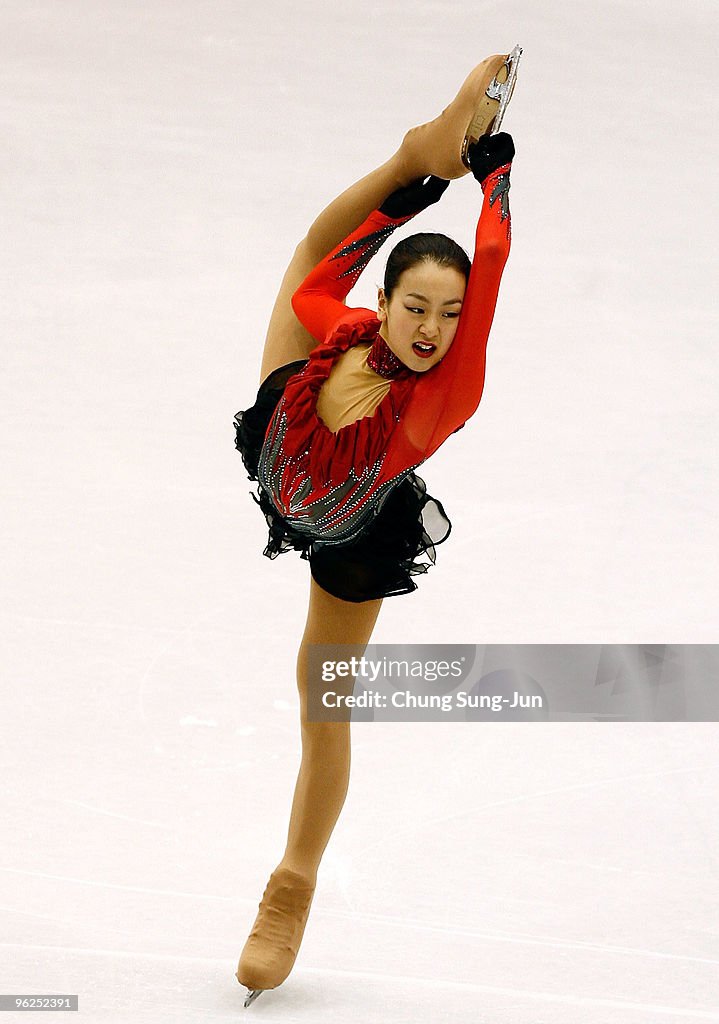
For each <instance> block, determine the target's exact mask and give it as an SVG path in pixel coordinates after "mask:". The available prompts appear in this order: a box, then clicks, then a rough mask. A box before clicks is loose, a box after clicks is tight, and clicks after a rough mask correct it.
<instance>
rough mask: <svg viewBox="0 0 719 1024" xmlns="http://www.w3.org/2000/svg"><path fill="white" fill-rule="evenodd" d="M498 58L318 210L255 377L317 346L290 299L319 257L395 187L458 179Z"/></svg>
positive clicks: (500, 61)
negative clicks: (423, 180) (467, 135)
mask: <svg viewBox="0 0 719 1024" xmlns="http://www.w3.org/2000/svg"><path fill="white" fill-rule="evenodd" d="M504 60H505V55H495V56H493V57H488V58H487V59H486V60H485V61H483V62H482V63H481V64H480V65H478V66H477V67H476V68H475V69H474V71H472V72H471V74H470V75H469V76H468V77H467V79H466V80H465V82H464V84H463V85H462V88H461V89H460V91H459V93H458V94H457V96H456V97H455V98H454V100H453V101H452V102H451V103H450V104H449V106H448V107H446V108H445V109H444V110H443V111H442V113H441V114H440V115H439V117H436V118H435V119H434V120H433V121H430V122H428V123H427V124H424V125H420V126H419V127H417V128H413V129H411V130H410V131H409V132H407V134H406V135H405V137H404V139H403V140H402V144H401V146H400V147H399V149H398V150H397V152H396V153H394V155H393V156H391V157H390V159H389V160H387V161H386V162H385V163H384V164H382V165H381V166H380V167H378V168H376V169H375V170H373V171H371V172H370V173H369V174H367V175H365V177H364V178H361V179H360V180H359V181H357V182H355V184H354V185H352V186H350V188H348V189H347V190H346V191H344V192H343V193H342V194H341V195H339V196H338V197H337V198H336V199H335V200H333V202H331V203H330V204H329V206H327V207H326V209H324V210H323V211H322V213H320V215H319V216H318V217H317V219H316V220H315V221H314V223H313V224H312V226H311V227H310V229H309V231H308V232H307V235H306V237H305V238H303V240H302V241H301V242H300V244H299V245H298V246H297V249H296V250H295V253H294V255H293V257H292V260H291V262H290V265H289V266H288V268H287V270H286V272H285V275H284V278H283V280H282V284H281V286H280V290H279V293H278V295H277V298H276V300H275V305H274V308H273V310H272V315H271V317H270V323H269V327H268V330H267V337H266V339H265V347H264V353H263V357H262V365H261V369H260V381H263V380H264V379H265V378H266V377H267V376H268V375H269V374H270V373H271V372H272V371H273V370H275V369H276V368H277V367H278V366H284V365H285V364H286V363H290V362H293V361H294V360H296V359H306V358H307V356H308V355H309V353H310V352H311V351H312V349H313V348H314V347H315V346H316V344H317V342H316V341H315V340H314V339H313V338H312V336H311V335H310V334H309V332H308V331H306V330H305V328H304V327H303V326H302V325H301V324H300V322H299V320H297V318H296V316H295V314H294V312H293V310H292V306H291V298H292V295H293V293H294V292H295V291H296V290H297V288H298V287H299V286H300V285H301V284H302V282H303V281H304V279H305V277H307V275H308V274H309V273H310V271H311V270H312V269H313V268H314V267H315V266H316V265H317V264H318V263H319V262H320V260H322V259H324V257H325V256H326V255H327V253H329V252H331V251H332V249H334V248H335V246H337V245H339V243H340V242H341V241H342V239H343V238H346V237H347V235H349V234H351V232H352V231H354V230H355V229H356V228H357V227H359V225H360V224H361V223H362V221H363V220H365V219H366V218H367V217H368V216H369V214H370V213H371V212H372V211H373V210H375V209H377V207H378V206H381V204H382V203H383V202H384V200H385V199H386V198H387V196H388V195H390V194H391V193H392V192H394V191H395V189H398V188H401V187H402V186H404V185H408V184H409V183H410V182H412V181H415V180H416V179H417V178H420V177H426V176H427V175H429V174H436V175H437V176H438V177H442V178H459V177H462V176H463V175H464V174H467V173H468V169H467V168H466V167H465V166H464V164H463V163H462V160H461V157H460V153H461V147H462V142H463V140H464V134H465V131H466V130H467V127H468V125H469V122H470V120H471V119H472V116H473V113H474V111H475V110H476V107H477V104H478V101H479V99H480V97H481V96H483V94H484V88H485V86H486V82H487V76H488V74H489V75H490V76H491V75H494V74H496V73H498V72H500V69H501V67H502V64H503V63H504ZM497 106H498V104H497Z"/></svg>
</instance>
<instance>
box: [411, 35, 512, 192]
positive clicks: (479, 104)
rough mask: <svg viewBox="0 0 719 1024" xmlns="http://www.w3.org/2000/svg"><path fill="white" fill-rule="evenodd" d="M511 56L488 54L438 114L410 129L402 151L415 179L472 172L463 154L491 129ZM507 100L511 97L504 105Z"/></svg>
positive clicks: (458, 176)
mask: <svg viewBox="0 0 719 1024" xmlns="http://www.w3.org/2000/svg"><path fill="white" fill-rule="evenodd" d="M509 57H510V55H509V54H495V55H494V56H492V57H487V58H486V59H485V60H483V61H482V63H481V64H478V65H477V67H476V68H475V69H474V70H473V71H472V72H471V73H470V74H469V75H468V76H467V78H466V79H465V81H464V83H463V85H462V87H461V89H460V90H459V92H458V93H457V95H456V96H455V98H454V99H453V100H452V102H451V103H450V104H449V106H448V107H445V109H444V110H443V111H442V113H441V114H440V115H439V117H436V118H435V119H434V120H433V121H429V122H428V123H427V124H423V125H420V126H419V127H417V128H411V129H410V130H409V131H408V132H407V134H406V135H405V137H404V140H403V142H402V145H401V147H400V150H399V153H400V156H401V157H402V159H403V160H406V161H407V162H408V163H409V164H411V167H412V170H411V172H408V173H411V175H412V176H413V177H414V178H418V177H420V176H422V175H428V174H434V175H436V176H437V177H438V178H447V179H452V178H461V177H462V176H463V175H465V174H468V173H469V165H468V164H465V162H464V159H463V157H464V155H465V154H466V151H467V147H468V146H470V145H471V143H472V142H476V141H477V139H478V138H480V137H481V136H482V135H486V134H487V133H488V132H490V131H491V130H492V126H493V122H494V119H495V117H496V115H497V113H498V111H499V108H500V104H501V102H502V98H503V96H502V86H503V85H505V84H506V83H507V79H508V77H509ZM513 85H514V82H512V86H513ZM507 102H509V99H507V100H506V102H505V103H504V105H503V106H506V103H507Z"/></svg>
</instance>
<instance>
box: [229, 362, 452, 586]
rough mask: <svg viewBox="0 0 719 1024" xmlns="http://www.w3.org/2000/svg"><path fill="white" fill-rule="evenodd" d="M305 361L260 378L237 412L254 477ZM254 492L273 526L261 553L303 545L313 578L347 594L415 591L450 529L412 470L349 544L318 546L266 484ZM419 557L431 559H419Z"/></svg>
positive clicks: (239, 441) (240, 441) (239, 444)
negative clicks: (250, 400)
mask: <svg viewBox="0 0 719 1024" xmlns="http://www.w3.org/2000/svg"><path fill="white" fill-rule="evenodd" d="M306 362H307V360H305V359H301V360H297V361H296V362H293V363H288V364H287V365H285V366H281V367H279V369H277V370H274V371H273V373H271V374H270V375H269V377H267V378H266V379H265V380H264V381H263V383H262V384H261V385H260V388H259V390H258V392H257V398H256V400H255V404H254V405H253V406H252V407H251V408H250V409H246V410H240V412H238V413H237V414H236V416H235V419H234V427H235V435H236V437H235V447H236V448H237V450H238V451H239V453H240V455H241V456H242V461H243V463H244V466H245V469H246V470H247V475H248V477H249V479H250V480H255V481H256V480H257V464H258V461H259V457H260V451H261V449H262V444H263V442H264V438H265V433H266V431H267V427H268V424H269V422H270V419H271V418H272V414H273V413H274V411H275V408H276V406H277V403H278V402H279V400H280V398H281V397H282V394H283V392H284V389H285V385H286V384H287V381H288V380H289V379H290V377H292V376H293V375H294V374H295V373H299V371H300V370H301V369H302V367H303V366H304V365H305V363H306ZM251 497H252V498H253V499H254V501H256V502H257V504H258V505H259V506H260V508H261V510H262V512H263V513H264V516H265V520H266V522H267V525H268V527H269V537H268V540H267V546H266V547H265V550H264V551H263V554H264V555H266V557H267V558H276V557H277V555H281V554H283V553H284V552H285V551H289V550H291V549H294V550H295V551H299V553H300V557H301V558H304V559H306V560H308V561H309V563H310V571H311V572H312V576H313V578H314V579H315V581H316V582H317V583H318V584H319V585H320V586H321V587H322V588H323V590H326V591H327V592H328V593H330V594H333V595H334V596H335V597H339V598H341V599H342V600H343V601H372V600H376V599H377V598H384V597H394V596H396V595H399V594H410V593H412V591H413V590H416V589H417V584H416V583H415V582H414V580H413V579H412V577H413V576H417V575H419V574H420V573H425V572H427V570H428V569H429V567H430V565H434V564H435V561H436V554H435V546H436V545H437V544H441V543H442V542H443V541H445V540H446V539H447V537H448V536H449V534H450V531H451V529H452V524H451V522H450V521H449V518H448V517H447V514H446V513H445V511H444V508H443V507H442V504H441V502H440V501H438V500H437V499H436V498H433V497H432V496H431V495H430V494H428V493H427V487H426V485H425V482H424V480H423V479H422V478H421V477H419V476H417V474H416V473H414V472H412V473H409V474H408V476H406V477H405V478H404V479H403V480H402V481H401V482H400V483H399V484H397V486H396V487H394V488H393V489H392V490H391V491H390V493H389V494H388V495H387V497H386V498H385V500H384V501H383V503H382V505H381V507H380V509H379V511H378V513H377V515H376V516H375V517H374V518H373V519H372V520H370V522H369V523H368V525H367V526H366V527H365V529H364V530H363V531H362V533H361V534H360V535H359V537H356V538H355V539H354V540H352V541H349V542H348V543H346V544H331V545H330V544H328V545H320V544H317V542H316V541H315V540H313V539H312V538H311V537H308V536H307V535H306V534H300V533H298V532H297V531H296V530H295V529H294V528H293V527H292V525H291V524H290V523H288V522H287V520H286V519H284V518H283V517H282V516H281V515H280V514H279V512H278V511H277V509H276V508H275V506H274V504H273V503H272V501H271V499H270V497H269V495H268V494H267V493H266V491H265V490H264V489H263V488H262V487H261V486H258V487H257V491H256V493H255V494H251ZM422 556H426V557H427V558H428V559H429V562H422V561H418V559H419V558H421V557H422Z"/></svg>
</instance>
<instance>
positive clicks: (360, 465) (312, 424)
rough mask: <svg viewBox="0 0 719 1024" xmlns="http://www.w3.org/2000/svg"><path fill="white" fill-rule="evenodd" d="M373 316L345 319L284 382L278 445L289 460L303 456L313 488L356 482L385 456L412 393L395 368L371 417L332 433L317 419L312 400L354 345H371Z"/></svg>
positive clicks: (405, 374)
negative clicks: (281, 438) (281, 441)
mask: <svg viewBox="0 0 719 1024" xmlns="http://www.w3.org/2000/svg"><path fill="white" fill-rule="evenodd" d="M363 312H364V311H363ZM379 326H380V324H379V320H377V318H376V317H371V316H362V317H358V316H357V315H356V314H355V315H354V316H353V315H350V316H349V317H348V318H347V320H345V321H343V322H341V323H340V324H338V325H337V327H336V328H335V330H334V331H333V333H332V335H331V336H330V337H329V338H327V339H326V340H325V341H324V342H323V343H322V344H321V345H318V346H317V348H315V349H313V350H312V352H311V353H310V357H309V359H308V361H307V365H306V366H305V367H304V369H302V370H301V371H300V372H299V373H298V374H296V375H295V376H294V377H291V378H290V379H289V381H288V382H287V385H286V387H285V390H284V394H283V397H282V399H281V400H280V403H279V405H278V407H277V410H276V413H275V415H276V416H278V415H279V416H284V417H286V419H285V427H284V429H285V431H286V433H285V437H284V446H285V450H286V451H287V452H291V453H292V454H293V456H294V457H302V456H304V457H306V458H307V459H308V467H309V470H310V474H311V477H312V480H313V482H314V483H315V485H317V484H327V483H330V482H332V481H334V482H337V481H346V480H347V479H348V478H349V476H350V474H354V475H355V476H356V477H359V476H360V475H361V474H362V473H364V472H366V471H368V470H369V469H370V468H371V467H373V466H374V465H375V464H376V463H377V460H378V459H381V458H382V457H383V455H384V453H385V452H386V451H387V445H388V443H389V438H390V436H391V434H392V432H393V431H394V429H395V427H396V425H397V423H398V421H399V419H400V416H401V413H402V410H403V408H404V406H405V405H406V403H407V401H408V399H409V397H410V394H411V393H412V391H413V390H414V385H415V383H416V381H417V378H418V376H419V375H418V374H417V373H415V372H414V371H413V370H410V369H408V368H407V367H405V366H404V364H400V365H401V367H402V369H400V370H399V371H398V372H397V373H396V374H395V375H394V376H393V383H392V387H391V388H389V389H388V391H387V394H386V395H385V396H384V398H383V399H382V401H381V402H380V404H379V405H378V406H377V408H376V409H375V411H374V413H373V414H372V415H371V416H364V417H362V418H361V419H359V420H355V421H354V423H348V424H346V425H345V426H343V427H340V428H339V430H337V431H335V432H334V433H333V432H332V431H331V430H330V429H329V428H328V427H327V425H326V424H325V423H323V422H322V420H321V419H320V418H319V416H318V415H317V397H318V395H319V392H320V389H321V387H322V385H323V384H324V382H325V381H326V380H327V378H328V377H329V375H330V371H331V370H332V367H333V366H334V364H335V362H336V360H337V359H338V358H339V357H340V356H341V355H342V353H343V352H346V351H347V349H348V348H352V347H353V346H354V345H357V344H359V343H360V342H367V341H370V340H371V341H373V342H374V341H375V339H376V338H377V332H378V330H379Z"/></svg>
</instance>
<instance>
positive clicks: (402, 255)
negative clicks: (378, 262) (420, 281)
mask: <svg viewBox="0 0 719 1024" xmlns="http://www.w3.org/2000/svg"><path fill="white" fill-rule="evenodd" d="M418 263H436V264H438V266H440V267H453V268H454V269H455V270H458V271H459V272H460V274H463V275H464V279H465V281H466V280H467V279H468V277H469V271H470V269H471V267H472V264H471V262H470V259H469V256H468V255H467V253H466V252H465V251H464V249H463V248H462V246H461V245H457V243H456V242H454V241H453V240H452V239H451V238H448V237H447V236H446V235H437V234H432V233H430V232H427V231H424V232H421V233H420V234H418V235H410V236H409V238H403V239H402V241H401V242H398V243H397V245H395V247H394V249H393V250H392V252H391V253H390V254H389V259H388V260H387V267H386V268H385V272H384V293H385V295H386V297H387V300H388V301H389V299H390V297H391V295H392V292H393V291H394V290H395V288H396V287H397V282H398V281H399V279H400V277H401V276H402V274H403V273H404V272H405V270H411V268H412V267H414V266H416V265H417V264H418Z"/></svg>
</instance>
